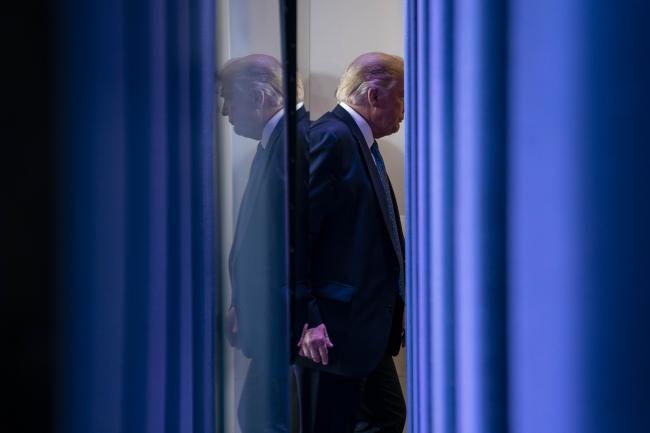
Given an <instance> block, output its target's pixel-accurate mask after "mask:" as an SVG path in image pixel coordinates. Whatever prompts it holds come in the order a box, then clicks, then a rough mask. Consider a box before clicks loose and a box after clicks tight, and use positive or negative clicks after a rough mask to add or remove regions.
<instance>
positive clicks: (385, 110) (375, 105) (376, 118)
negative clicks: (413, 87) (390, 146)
mask: <svg viewBox="0 0 650 433" xmlns="http://www.w3.org/2000/svg"><path fill="white" fill-rule="evenodd" d="M369 120H370V122H369V123H370V126H371V128H372V133H373V135H374V136H375V138H381V137H384V136H386V135H390V134H394V133H396V132H397V131H399V124H400V123H401V122H402V120H404V81H400V82H397V83H395V84H394V85H393V86H392V87H391V88H390V89H380V90H379V91H378V92H377V97H376V99H375V100H374V101H372V106H371V110H370V119H369Z"/></svg>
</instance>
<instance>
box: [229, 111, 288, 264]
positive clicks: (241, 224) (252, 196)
mask: <svg viewBox="0 0 650 433" xmlns="http://www.w3.org/2000/svg"><path fill="white" fill-rule="evenodd" d="M282 122H283V121H282V120H280V122H279V123H278V125H277V126H276V127H275V129H274V130H273V133H272V134H271V137H269V143H268V148H267V149H266V150H265V155H264V160H263V161H262V162H261V164H259V169H258V171H257V172H253V171H252V170H251V173H250V174H249V176H248V182H249V184H248V185H247V187H246V192H245V193H244V196H243V198H242V203H241V205H240V207H239V209H240V214H239V216H238V218H237V225H236V228H235V239H234V241H233V247H232V249H231V257H230V262H231V266H232V263H234V261H235V260H236V259H237V255H238V253H239V252H240V250H241V242H242V238H243V234H244V233H246V231H247V230H248V226H249V224H250V221H251V218H252V216H253V214H254V213H255V212H254V211H253V210H254V208H255V204H256V203H257V198H258V196H259V194H260V190H261V189H262V186H263V185H264V183H265V182H266V178H267V177H268V172H269V167H270V165H271V161H272V160H273V159H274V158H275V157H276V155H275V153H276V152H279V151H280V149H281V148H282V146H281V145H278V143H276V142H277V141H279V138H281V137H280V135H281V132H282V131H283V130H284V125H283V123H282Z"/></svg>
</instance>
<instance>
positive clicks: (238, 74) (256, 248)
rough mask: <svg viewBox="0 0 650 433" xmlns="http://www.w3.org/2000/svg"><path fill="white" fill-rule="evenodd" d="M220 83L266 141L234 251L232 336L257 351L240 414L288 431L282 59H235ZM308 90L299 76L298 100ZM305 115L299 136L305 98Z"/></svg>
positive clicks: (243, 423) (246, 127)
mask: <svg viewBox="0 0 650 433" xmlns="http://www.w3.org/2000/svg"><path fill="white" fill-rule="evenodd" d="M219 82H220V94H221V97H222V98H223V106H222V110H221V114H222V115H223V116H227V117H228V121H229V122H230V123H231V124H232V126H233V128H234V131H235V133H236V134H238V135H241V136H243V137H247V138H251V139H254V140H259V144H258V146H257V151H256V153H255V156H254V158H253V162H252V164H251V169H250V175H249V179H248V182H247V185H246V189H245V191H244V195H243V198H242V201H241V205H240V208H239V215H238V218H237V223H236V228H235V235H234V240H233V245H232V248H231V251H230V257H229V270H230V279H231V285H232V304H231V307H230V308H229V310H228V312H227V315H226V323H225V327H226V335H227V338H228V340H229V342H230V343H231V344H232V345H233V346H236V347H239V348H240V349H241V351H242V352H243V353H244V354H245V355H246V356H247V357H248V358H251V364H250V367H249V369H248V373H247V376H246V380H245V383H244V387H243V390H242V395H241V399H240V402H239V407H238V419H239V424H240V427H241V429H242V431H243V432H244V433H252V432H285V431H289V425H290V423H289V377H288V373H289V341H288V327H289V324H288V303H287V282H288V275H287V256H288V255H287V247H286V246H287V188H286V179H287V164H286V161H287V153H286V131H285V126H284V122H283V116H284V110H283V104H284V94H283V82H282V66H281V64H280V63H279V62H278V60H276V59H275V58H273V57H271V56H268V55H264V54H253V55H249V56H246V57H241V58H236V59H232V60H230V61H229V62H227V63H226V65H225V66H224V67H223V68H222V70H221V71H220V73H219ZM303 93H304V92H303V87H302V83H301V82H300V80H298V84H297V99H298V101H302V99H303ZM297 118H298V125H299V127H298V135H299V137H306V135H307V128H308V115H307V112H306V111H305V109H304V108H303V107H302V103H299V106H298V112H297ZM299 145H300V146H304V144H299ZM299 166H300V167H303V165H302V164H299ZM305 177H306V174H305ZM301 183H302V182H301Z"/></svg>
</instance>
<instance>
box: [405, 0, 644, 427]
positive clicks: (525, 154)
mask: <svg viewBox="0 0 650 433" xmlns="http://www.w3.org/2000/svg"><path fill="white" fill-rule="evenodd" d="M648 22H650V5H648V4H646V2H625V3H624V4H620V3H619V4H613V3H610V2H587V1H578V2H569V3H567V2H562V1H554V0H552V1H549V2H543V3H541V2H532V1H528V0H510V1H497V0H495V1H477V0H461V1H457V2H452V1H449V0H410V1H407V2H406V36H407V41H406V53H407V54H406V99H407V101H406V103H407V116H406V129H407V145H406V153H407V155H406V156H407V161H406V167H407V173H406V175H407V221H408V230H407V234H408V239H407V254H408V256H407V262H408V284H407V285H408V290H409V293H408V312H407V318H408V324H407V335H408V349H407V350H408V353H407V357H408V360H407V361H408V371H407V373H408V386H409V402H408V404H409V408H410V415H409V429H410V431H412V432H418V433H419V432H436V433H438V432H463V433H464V432H471V433H477V432H508V431H513V432H517V433H520V432H521V433H538V432H539V433H542V432H544V433H548V432H572V433H575V432H584V433H600V432H603V433H605V432H607V433H609V432H620V431H625V432H644V431H648V429H649V428H650V424H649V423H650V398H649V395H650V394H649V393H648V391H647V390H648V389H650V387H648V381H650V374H648V373H647V368H645V367H644V366H647V365H649V361H650V345H648V344H646V343H645V342H644V343H641V341H643V337H642V334H643V333H644V330H646V329H648V327H649V325H650V319H649V318H648V317H650V316H648V315H647V314H646V313H645V312H646V311H647V309H648V306H649V303H650V291H649V290H648V287H649V286H648V282H647V277H646V276H645V274H646V272H647V271H646V269H647V266H648V263H650V249H649V248H650V227H648V225H647V223H646V222H645V221H648V220H649V217H650V213H649V212H650V211H649V209H650V174H648V173H650V172H649V171H648V170H647V169H643V167H646V166H647V164H648V162H650V139H649V138H650V137H649V135H650V80H649V79H648V77H650V74H649V72H650V56H648V55H647V53H646V51H647V50H646V48H645V47H646V46H647V44H646V41H647V40H648V39H649V38H650V34H649V33H650V29H649V28H648V26H647V23H648Z"/></svg>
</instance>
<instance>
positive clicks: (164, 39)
mask: <svg viewBox="0 0 650 433" xmlns="http://www.w3.org/2000/svg"><path fill="white" fill-rule="evenodd" d="M53 14H54V15H53V22H54V26H53V28H54V35H55V41H56V43H55V45H56V46H55V49H54V50H53V53H54V55H55V56H56V63H57V81H56V89H57V94H56V95H55V97H54V102H55V107H56V109H57V111H58V114H59V115H58V123H57V125H58V127H57V136H58V139H59V140H60V141H59V142H60V152H59V154H58V157H59V158H58V166H59V167H60V168H61V170H60V173H59V175H60V178H61V179H62V184H61V187H60V191H61V197H60V204H61V206H60V211H59V222H60V224H59V227H60V232H59V233H60V235H59V239H58V242H57V243H58V245H59V254H60V255H59V261H60V263H59V264H60V265H61V269H62V272H61V274H60V281H61V289H62V290H61V296H60V297H59V302H58V304H57V306H56V311H57V316H58V322H59V323H60V325H61V326H60V329H61V332H60V335H59V340H58V343H59V345H58V348H59V349H60V350H59V353H61V356H60V357H59V360H58V364H59V367H58V370H59V373H60V375H59V377H60V380H59V382H58V383H57V386H56V389H57V390H59V392H58V396H57V401H58V404H59V406H58V407H57V414H58V415H57V417H58V421H57V426H58V428H59V431H62V432H66V433H68V432H70V433H74V432H79V433H82V432H83V433H87V432H93V433H103V432H107V433H108V432H138V433H141V432H151V433H162V432H170V433H171V432H195V433H196V432H201V433H203V432H205V433H208V432H214V429H215V416H214V414H215V393H214V390H215V373H214V369H215V358H214V345H215V334H214V326H215V319H214V315H215V305H214V302H215V296H214V291H215V281H216V277H217V275H216V274H215V272H216V270H215V267H216V266H215V265H216V263H217V259H218V258H217V257H216V251H215V230H214V227H215V224H216V223H217V222H216V221H215V219H214V218H215V216H216V215H215V212H214V209H213V206H214V199H215V198H214V193H215V189H214V180H213V173H212V167H213V163H214V161H213V157H214V155H213V144H212V143H213V141H212V140H213V130H212V125H213V119H212V115H213V107H212V105H213V98H214V90H213V74H214V58H213V57H214V4H213V2H211V1H209V0H189V1H179V0H128V1H107V0H96V1H91V2H88V1H80V0H64V1H62V2H61V5H60V7H57V8H53Z"/></svg>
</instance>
